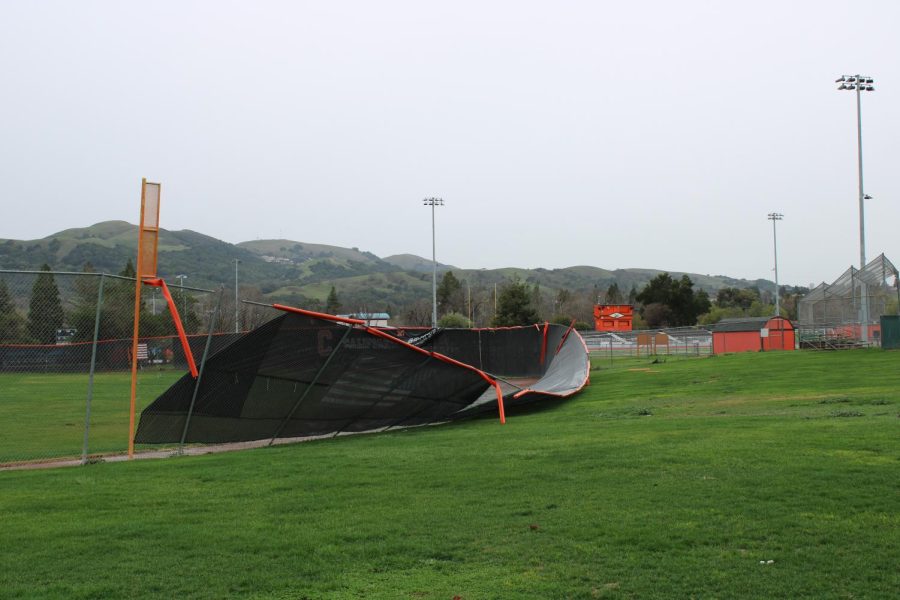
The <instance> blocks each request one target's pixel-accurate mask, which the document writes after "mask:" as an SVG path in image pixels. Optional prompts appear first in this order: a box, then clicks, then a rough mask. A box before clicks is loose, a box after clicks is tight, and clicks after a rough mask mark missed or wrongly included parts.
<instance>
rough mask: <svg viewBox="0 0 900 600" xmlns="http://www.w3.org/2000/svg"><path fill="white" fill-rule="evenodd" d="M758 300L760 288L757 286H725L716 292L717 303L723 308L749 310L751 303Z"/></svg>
mask: <svg viewBox="0 0 900 600" xmlns="http://www.w3.org/2000/svg"><path fill="white" fill-rule="evenodd" d="M758 300H759V290H758V289H756V288H745V289H740V288H733V287H724V288H722V289H720V290H719V291H718V292H716V305H717V306H719V307H721V308H740V309H741V310H748V309H749V308H750V305H751V304H753V302H755V301H758Z"/></svg>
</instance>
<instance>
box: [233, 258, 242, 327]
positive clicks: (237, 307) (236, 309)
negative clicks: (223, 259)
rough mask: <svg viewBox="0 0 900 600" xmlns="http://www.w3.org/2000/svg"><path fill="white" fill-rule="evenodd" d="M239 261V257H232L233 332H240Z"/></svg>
mask: <svg viewBox="0 0 900 600" xmlns="http://www.w3.org/2000/svg"><path fill="white" fill-rule="evenodd" d="M240 263H241V259H239V258H236V259H234V332H235V333H240V332H241V328H240V325H239V323H240V320H241V313H240V304H239V302H238V265H239V264H240Z"/></svg>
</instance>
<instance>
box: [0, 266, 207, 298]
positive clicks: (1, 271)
mask: <svg viewBox="0 0 900 600" xmlns="http://www.w3.org/2000/svg"><path fill="white" fill-rule="evenodd" d="M4 273H6V274H10V275H42V274H47V275H78V276H80V277H110V278H112V279H122V280H124V281H134V277H125V276H124V275H112V274H110V273H93V272H91V273H87V272H85V271H22V270H18V269H0V275H2V274H4ZM172 287H173V288H174V289H178V290H189V291H191V292H207V293H209V294H212V293H215V292H216V290H208V289H206V288H198V287H190V286H187V285H173V286H172Z"/></svg>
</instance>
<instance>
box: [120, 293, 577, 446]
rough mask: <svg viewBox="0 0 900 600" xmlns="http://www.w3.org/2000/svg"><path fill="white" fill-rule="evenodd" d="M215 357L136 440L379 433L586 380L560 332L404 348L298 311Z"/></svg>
mask: <svg viewBox="0 0 900 600" xmlns="http://www.w3.org/2000/svg"><path fill="white" fill-rule="evenodd" d="M278 308H282V309H283V310H286V311H289V312H285V314H283V315H281V316H280V317H278V318H276V319H274V320H272V321H270V322H268V323H266V324H265V325H262V326H261V327H259V328H258V329H255V330H254V331H251V332H249V333H247V334H245V335H243V336H242V337H240V338H239V339H238V340H237V341H235V342H234V343H233V344H231V345H229V346H228V347H226V348H224V349H222V350H220V351H218V352H217V353H215V354H213V355H211V356H210V357H209V358H208V359H207V360H206V362H205V364H204V365H203V370H202V373H201V375H200V379H199V380H196V379H194V378H193V377H191V376H190V375H189V374H188V375H185V376H184V377H183V378H182V379H180V380H179V381H178V382H176V383H175V384H174V385H173V386H172V387H171V388H169V389H168V390H167V391H166V392H164V393H163V394H162V395H161V396H160V397H159V398H157V399H156V400H155V401H154V402H153V403H152V404H151V405H150V406H148V407H147V408H146V409H145V410H144V411H143V413H142V414H141V419H140V424H139V426H138V430H137V433H136V435H135V442H137V443H150V444H153V443H172V442H179V441H184V442H201V443H223V442H240V441H253V440H263V439H268V438H271V439H273V440H274V439H277V438H294V437H308V436H321V435H329V434H330V435H337V434H340V433H357V432H363V431H378V430H383V429H388V428H391V427H409V426H415V425H425V424H430V423H438V422H444V421H450V420H455V419H461V418H465V417H469V416H472V415H475V414H479V413H483V412H494V411H498V410H500V411H501V416H502V407H503V405H505V406H506V407H509V406H516V405H520V404H524V403H528V402H531V401H534V400H536V399H539V398H546V397H565V396H569V395H571V394H574V393H575V392H577V391H578V390H580V389H581V388H582V387H584V385H585V384H586V383H587V381H588V374H589V360H588V354H587V348H586V346H585V345H584V342H583V340H582V339H581V336H579V335H578V333H577V332H575V331H574V330H572V329H569V328H566V327H564V326H561V325H540V326H533V327H516V328H508V329H490V330H461V329H456V330H436V331H434V332H430V333H429V334H427V335H424V336H422V337H421V338H419V339H412V340H410V342H404V341H401V340H399V339H397V338H394V337H393V336H391V335H389V334H386V333H384V332H383V331H381V330H377V329H374V328H371V327H361V326H359V324H358V323H353V322H350V321H349V320H340V319H335V318H334V317H330V316H328V315H321V314H318V313H311V312H308V311H302V310H297V309H287V308H286V307H278Z"/></svg>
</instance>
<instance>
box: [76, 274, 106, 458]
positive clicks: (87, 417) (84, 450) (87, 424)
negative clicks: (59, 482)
mask: <svg viewBox="0 0 900 600" xmlns="http://www.w3.org/2000/svg"><path fill="white" fill-rule="evenodd" d="M102 306H103V273H101V274H100V285H99V287H98V288H97V311H96V314H95V315H94V342H93V344H91V370H90V373H89V374H88V389H87V401H86V403H85V404H86V407H85V411H84V442H83V443H82V445H81V464H82V465H86V464H87V456H88V438H89V434H90V431H91V400H93V398H94V371H95V370H96V367H97V340H98V339H99V337H100V310H101V308H102Z"/></svg>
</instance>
